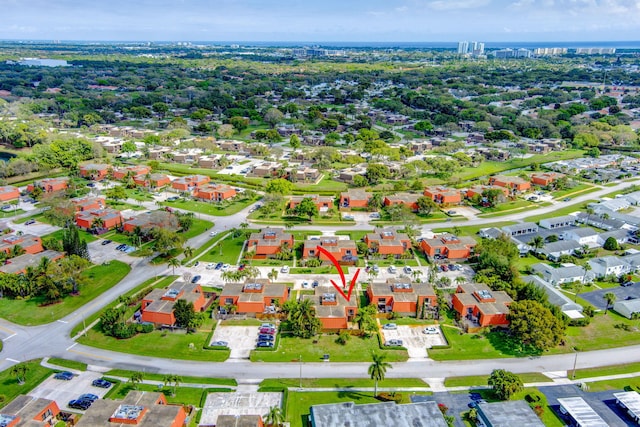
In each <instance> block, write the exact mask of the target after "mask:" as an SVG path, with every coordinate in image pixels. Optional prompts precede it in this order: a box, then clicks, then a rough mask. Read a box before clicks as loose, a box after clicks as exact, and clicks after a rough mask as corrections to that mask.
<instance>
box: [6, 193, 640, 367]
mask: <svg viewBox="0 0 640 427" xmlns="http://www.w3.org/2000/svg"><path fill="white" fill-rule="evenodd" d="M630 185H631V182H624V183H619V184H617V185H615V186H612V187H603V188H602V189H600V190H597V191H594V192H590V193H587V194H585V195H582V196H577V197H574V198H573V199H572V200H571V201H570V202H556V203H554V204H553V205H552V206H547V207H541V208H539V209H536V210H535V212H531V211H526V212H517V213H513V214H508V215H504V216H500V217H496V218H476V219H472V220H469V221H465V222H464V223H457V225H481V224H491V223H494V222H497V221H521V220H522V217H524V216H528V215H532V214H536V215H537V214H544V213H549V212H553V211H555V210H557V209H560V208H562V207H565V206H568V205H574V204H579V203H582V202H584V201H586V200H590V199H597V198H598V197H600V196H602V195H604V194H607V193H611V192H615V191H619V190H622V189H624V188H625V187H628V186H630ZM248 210H249V208H246V209H244V210H243V211H241V212H239V213H237V214H235V215H232V216H229V217H212V216H209V215H203V214H198V216H199V217H201V218H203V219H207V220H211V221H215V223H216V226H215V229H216V230H218V231H223V230H224V229H230V228H233V227H237V226H238V225H239V224H240V223H241V222H244V221H246V215H247V213H248ZM447 224H448V223H443V225H447ZM299 228H300V229H305V228H309V229H314V230H321V231H335V230H349V229H370V228H371V225H369V224H368V223H357V224H355V225H352V226H347V227H335V226H331V227H327V226H313V225H311V226H304V227H299ZM208 233H209V232H208V231H207V232H205V233H203V234H202V235H200V236H196V237H195V238H193V239H191V240H190V241H189V243H188V244H189V245H191V246H194V247H198V246H200V245H202V244H203V243H204V242H206V241H207V240H208V238H209V236H208ZM168 272H169V270H168V268H167V267H166V266H164V265H163V266H152V265H149V264H148V263H147V262H146V261H144V260H139V261H137V262H136V263H134V265H133V269H132V271H131V273H129V274H128V275H127V276H126V277H125V278H124V279H123V280H122V281H121V282H120V283H118V284H117V285H116V286H114V287H113V288H111V289H110V290H108V291H107V292H105V293H103V294H102V295H100V296H99V297H97V298H96V299H94V300H93V301H91V302H90V303H89V304H87V305H85V306H83V307H82V308H80V309H78V310H76V311H75V312H73V313H71V314H69V315H67V316H65V317H64V318H62V319H60V320H58V321H56V322H52V323H50V324H46V325H41V326H33V327H27V326H20V325H16V324H13V323H10V322H8V321H6V320H4V319H0V336H1V337H2V338H3V342H4V350H3V352H2V357H3V359H1V360H0V370H4V369H6V368H8V367H10V366H12V365H14V364H16V363H18V362H20V361H24V360H29V359H33V358H40V357H45V356H55V357H62V358H66V359H72V360H78V361H82V362H85V363H88V364H90V365H98V366H105V367H111V368H123V369H132V370H139V371H146V372H172V373H176V374H180V375H193V376H202V375H203V374H204V375H207V376H215V377H226V378H237V379H260V378H274V377H280V378H287V377H289V378H297V377H298V376H299V375H300V372H299V365H298V364H297V363H295V364H294V363H251V362H249V361H246V362H237V361H233V362H228V363H227V362H222V363H214V362H196V361H186V360H172V359H165V358H156V357H144V356H137V355H131V354H125V353H116V352H112V351H107V350H101V349H97V348H93V347H88V346H85V345H81V344H77V343H76V342H75V340H74V339H73V338H71V337H70V333H71V330H72V329H73V328H74V327H75V325H76V324H78V323H80V322H82V321H83V319H85V318H86V317H87V316H89V315H91V314H93V313H95V312H97V311H99V310H101V309H102V308H103V307H104V306H105V305H107V304H108V303H110V302H111V301H113V300H115V299H116V298H117V297H118V296H120V295H122V294H123V293H125V292H127V291H128V290H130V289H132V288H134V287H136V286H137V285H139V284H140V283H142V282H144V281H145V280H147V279H149V278H151V277H154V276H159V275H163V274H167V273H168ZM576 361H577V366H578V367H579V368H586V367H596V366H604V365H612V364H621V363H630V362H638V361H640V346H631V347H620V348H613V349H607V350H599V351H590V352H582V353H578V355H577V359H576V355H575V354H562V355H549V356H542V357H538V358H505V359H485V360H469V361H449V362H434V361H428V360H427V361H425V360H420V361H411V362H404V363H394V364H393V369H392V370H390V371H389V373H388V376H389V377H411V378H413V377H419V378H432V377H435V378H442V377H447V376H457V375H488V374H489V373H490V372H491V371H492V370H493V369H495V367H496V366H500V367H503V368H505V369H508V370H510V371H513V372H552V371H566V370H569V369H572V368H573V366H574V363H576ZM368 365H369V364H368V363H309V362H306V363H303V368H302V369H303V373H302V375H303V376H304V377H342V378H354V377H368V375H367V367H368Z"/></svg>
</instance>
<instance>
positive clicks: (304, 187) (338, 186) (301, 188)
mask: <svg viewBox="0 0 640 427" xmlns="http://www.w3.org/2000/svg"><path fill="white" fill-rule="evenodd" d="M347 188H348V187H347V184H345V183H344V182H338V181H334V180H332V179H331V178H330V177H329V175H328V174H325V175H324V177H323V178H322V179H321V180H320V182H319V183H318V184H300V183H297V184H296V185H295V188H294V193H304V194H309V193H313V192H332V193H339V192H341V191H347Z"/></svg>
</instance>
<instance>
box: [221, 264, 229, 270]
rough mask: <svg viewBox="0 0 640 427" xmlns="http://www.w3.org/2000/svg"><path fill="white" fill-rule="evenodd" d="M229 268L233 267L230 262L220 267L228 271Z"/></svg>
mask: <svg viewBox="0 0 640 427" xmlns="http://www.w3.org/2000/svg"><path fill="white" fill-rule="evenodd" d="M229 268H231V266H230V265H229V264H225V265H223V266H222V267H220V270H221V271H227V270H228V269H229Z"/></svg>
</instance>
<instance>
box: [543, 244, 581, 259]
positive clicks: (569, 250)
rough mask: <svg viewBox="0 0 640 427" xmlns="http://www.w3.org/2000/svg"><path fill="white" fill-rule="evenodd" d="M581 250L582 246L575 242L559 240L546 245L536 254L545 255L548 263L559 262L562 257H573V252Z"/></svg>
mask: <svg viewBox="0 0 640 427" xmlns="http://www.w3.org/2000/svg"><path fill="white" fill-rule="evenodd" d="M580 249H582V245H581V244H580V243H578V242H576V241H575V240H560V241H559V242H552V243H547V244H546V245H544V247H542V249H539V250H538V252H539V253H541V254H543V255H545V256H546V257H547V259H548V260H550V261H559V260H560V257H561V256H562V255H573V254H574V253H575V251H577V250H580Z"/></svg>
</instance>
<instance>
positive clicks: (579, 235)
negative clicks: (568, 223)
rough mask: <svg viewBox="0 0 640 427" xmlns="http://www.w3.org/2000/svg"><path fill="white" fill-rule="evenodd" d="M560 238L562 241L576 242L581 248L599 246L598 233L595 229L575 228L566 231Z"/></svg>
mask: <svg viewBox="0 0 640 427" xmlns="http://www.w3.org/2000/svg"><path fill="white" fill-rule="evenodd" d="M560 237H561V239H562V240H575V241H576V242H578V244H580V246H584V245H587V246H589V247H590V248H592V247H597V246H598V232H597V231H596V230H594V229H593V228H586V227H585V228H574V229H571V230H567V231H564V232H563V233H562V234H561V235H560Z"/></svg>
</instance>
